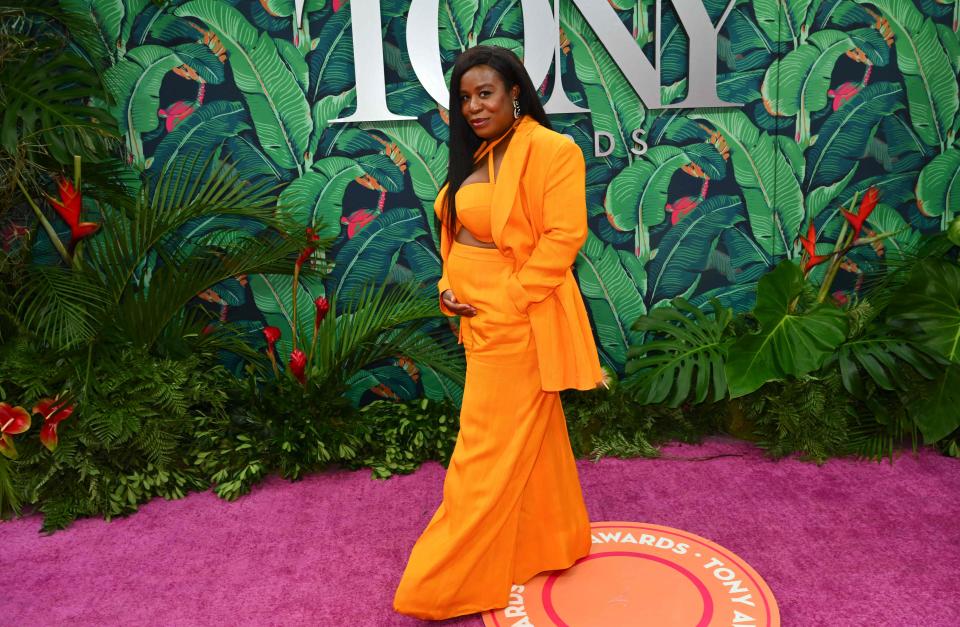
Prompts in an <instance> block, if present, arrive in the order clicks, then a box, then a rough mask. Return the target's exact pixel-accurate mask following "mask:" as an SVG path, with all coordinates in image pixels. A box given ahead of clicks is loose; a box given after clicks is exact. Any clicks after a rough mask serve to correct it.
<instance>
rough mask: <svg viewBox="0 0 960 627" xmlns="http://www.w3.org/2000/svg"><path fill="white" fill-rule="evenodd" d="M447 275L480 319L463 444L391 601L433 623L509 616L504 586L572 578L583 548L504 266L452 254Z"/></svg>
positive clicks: (555, 407)
mask: <svg viewBox="0 0 960 627" xmlns="http://www.w3.org/2000/svg"><path fill="white" fill-rule="evenodd" d="M447 263H448V266H447V273H448V276H449V279H450V284H451V288H452V289H453V291H454V293H455V294H456V295H457V299H458V300H459V301H460V302H463V303H470V304H472V305H473V306H474V307H476V308H477V312H478V313H477V315H476V316H474V317H472V318H466V317H464V318H461V320H460V323H461V325H463V343H464V348H465V350H466V356H467V377H466V385H465V387H464V394H463V405H462V407H461V410H460V433H459V434H458V436H457V442H456V445H455V447H454V449H453V456H452V458H451V460H450V465H449V467H448V469H447V474H446V477H445V478H444V482H443V502H442V503H440V506H439V507H438V508H437V510H436V513H435V514H434V515H433V518H431V519H430V522H429V523H428V524H427V527H426V529H425V530H424V531H423V533H422V534H421V536H420V538H419V539H418V540H417V542H416V544H415V545H414V547H413V550H412V551H411V553H410V558H409V560H408V562H407V567H406V569H405V570H404V572H403V576H402V578H401V580H400V584H399V586H398V587H397V590H396V594H395V596H394V600H393V607H394V609H395V610H396V611H398V612H401V613H403V614H407V615H410V616H415V617H417V618H425V619H434V620H438V619H443V618H450V617H453V616H460V615H463V614H471V613H474V612H481V611H484V610H489V609H497V608H502V607H506V606H507V604H508V600H509V594H510V588H511V585H512V584H514V583H517V584H522V583H525V582H526V581H528V580H529V579H530V578H531V577H533V576H534V575H536V574H537V573H540V572H542V571H545V570H557V569H563V568H567V567H569V566H571V565H572V564H573V563H574V562H575V561H576V560H578V559H579V558H581V557H584V556H585V555H587V554H588V553H589V552H590V540H591V538H590V521H589V518H588V516H587V510H586V506H585V505H584V502H583V494H582V492H581V488H580V480H579V478H578V477H577V467H576V463H575V460H574V457H573V451H572V450H571V447H570V439H569V436H568V434H567V424H566V419H565V418H564V414H563V408H562V407H561V405H560V396H559V394H558V393H557V392H544V391H543V390H541V389H540V376H539V371H538V368H537V354H536V346H535V345H534V343H533V335H532V333H531V329H530V322H529V320H528V318H527V317H526V315H524V314H521V313H519V312H518V311H517V310H516V308H515V307H514V306H513V303H512V302H510V300H509V299H508V297H507V293H506V289H505V285H506V278H507V276H508V275H509V274H510V273H511V272H512V271H513V260H512V259H509V258H507V257H504V256H503V255H502V254H501V253H500V252H499V251H498V250H497V249H495V248H481V247H477V246H469V245H466V244H461V243H459V242H454V243H453V245H452V248H451V251H450V255H449V257H448V260H447ZM557 341H561V340H560V338H558V340H557Z"/></svg>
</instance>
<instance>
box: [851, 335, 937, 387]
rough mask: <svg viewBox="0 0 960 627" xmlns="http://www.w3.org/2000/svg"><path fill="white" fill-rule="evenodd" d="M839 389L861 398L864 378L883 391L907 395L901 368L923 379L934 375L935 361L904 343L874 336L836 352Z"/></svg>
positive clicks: (905, 341) (897, 339)
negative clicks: (896, 390) (902, 392)
mask: <svg viewBox="0 0 960 627" xmlns="http://www.w3.org/2000/svg"><path fill="white" fill-rule="evenodd" d="M839 363H840V374H841V377H842V379H843V387H845V388H847V391H849V392H850V393H851V394H854V395H856V396H858V397H861V398H862V397H863V396H864V387H863V379H864V374H865V375H866V376H868V377H870V378H871V379H872V380H873V382H874V383H876V384H877V386H879V387H881V388H883V389H884V390H895V389H898V390H902V391H908V390H909V389H910V387H911V382H910V381H909V380H908V379H906V378H905V377H904V376H903V373H904V365H907V366H909V367H911V368H912V369H913V370H915V371H916V372H919V373H920V374H922V375H923V376H924V377H926V378H927V379H933V378H934V376H935V374H936V371H937V363H936V361H935V360H934V359H933V358H932V357H931V356H930V355H929V354H928V353H927V352H926V351H924V350H923V349H922V348H920V347H918V346H916V345H914V344H913V342H910V341H908V340H903V339H900V338H894V337H887V336H883V335H875V336H868V337H862V338H857V339H855V340H851V341H849V342H845V343H844V344H843V346H841V347H840V352H839Z"/></svg>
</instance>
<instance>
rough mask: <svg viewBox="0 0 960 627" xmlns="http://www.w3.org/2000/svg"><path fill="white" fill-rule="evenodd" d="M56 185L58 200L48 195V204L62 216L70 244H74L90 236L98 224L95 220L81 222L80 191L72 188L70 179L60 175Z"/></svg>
mask: <svg viewBox="0 0 960 627" xmlns="http://www.w3.org/2000/svg"><path fill="white" fill-rule="evenodd" d="M57 187H58V189H59V191H60V200H59V201H57V200H55V199H54V198H53V197H52V196H48V198H49V199H50V204H51V205H53V208H54V209H56V211H57V214H58V215H59V216H60V217H61V218H63V221H64V222H66V223H67V225H68V226H69V227H70V239H71V242H70V245H71V246H74V245H76V243H77V242H78V241H79V240H82V239H83V238H85V237H90V236H91V235H93V234H94V233H96V232H97V229H99V228H100V225H99V224H97V223H96V222H81V221H80V210H81V209H82V205H83V202H82V199H81V197H80V192H79V191H78V190H76V189H74V188H73V183H72V182H71V181H70V179H67V178H63V177H60V178H59V179H58V180H57Z"/></svg>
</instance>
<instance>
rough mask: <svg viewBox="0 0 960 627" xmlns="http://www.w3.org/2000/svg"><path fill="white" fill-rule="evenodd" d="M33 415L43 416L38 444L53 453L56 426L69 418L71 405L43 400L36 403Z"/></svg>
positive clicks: (49, 399) (55, 445)
mask: <svg viewBox="0 0 960 627" xmlns="http://www.w3.org/2000/svg"><path fill="white" fill-rule="evenodd" d="M33 413H35V414H40V415H41V416H43V426H42V427H40V443H41V444H43V445H44V446H45V447H47V449H49V450H51V451H53V450H54V449H56V448H57V443H58V439H57V425H59V424H60V423H61V422H63V421H64V420H66V419H67V418H69V417H70V414H72V413H73V405H67V403H66V401H61V400H60V399H59V397H58V398H45V399H43V400H41V401H38V402H37V404H36V405H34V407H33Z"/></svg>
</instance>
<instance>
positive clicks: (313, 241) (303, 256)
mask: <svg viewBox="0 0 960 627" xmlns="http://www.w3.org/2000/svg"><path fill="white" fill-rule="evenodd" d="M319 241H320V236H319V235H317V234H316V233H314V232H313V229H311V228H310V227H309V226H308V227H307V247H306V248H304V249H303V250H302V251H301V252H300V256H299V257H297V263H296V266H297V272H299V271H300V268H302V267H303V264H304V262H305V261H306V260H307V259H309V258H310V255H312V254H313V252H314V251H315V250H317V242H319Z"/></svg>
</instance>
